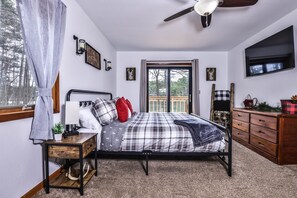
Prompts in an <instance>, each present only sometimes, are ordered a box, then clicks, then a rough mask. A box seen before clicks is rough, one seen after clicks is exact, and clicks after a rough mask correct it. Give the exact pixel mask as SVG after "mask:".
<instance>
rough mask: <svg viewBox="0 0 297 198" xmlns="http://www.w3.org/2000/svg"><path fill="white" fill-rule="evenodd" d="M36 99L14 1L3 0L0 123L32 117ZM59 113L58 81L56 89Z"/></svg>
mask: <svg viewBox="0 0 297 198" xmlns="http://www.w3.org/2000/svg"><path fill="white" fill-rule="evenodd" d="M36 96H37V88H36V84H35V82H34V80H33V78H32V75H31V74H30V71H29V68H28V64H27V60H26V54H25V49H24V42H23V38H22V32H21V26H20V20H19V16H18V13H17V9H16V1H15V0H5V1H0V122H2V121H8V120H15V119H20V118H26V117H32V116H33V113H34V103H35V100H36ZM53 99H54V112H55V113H57V112H59V78H57V81H56V83H55V86H54V88H53Z"/></svg>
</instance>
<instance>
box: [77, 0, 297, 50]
mask: <svg viewBox="0 0 297 198" xmlns="http://www.w3.org/2000/svg"><path fill="white" fill-rule="evenodd" d="M77 2H78V3H79V5H80V6H81V7H82V9H83V10H84V11H85V12H86V13H87V14H88V16H89V17H90V18H91V19H92V20H93V21H94V23H95V24H96V25H97V26H98V28H99V29H100V30H101V31H102V32H103V34H104V35H105V36H106V37H107V39H108V40H109V41H110V42H111V43H112V44H113V46H114V47H115V48H116V50H117V51H228V50H230V49H232V48H233V47H234V46H236V45H238V44H239V43H241V42H243V41H245V40H246V39H247V38H249V37H251V36H252V35H254V34H255V33H257V32H259V31H260V30H262V29H264V28H265V27H267V26H269V25H270V24H272V23H273V22H274V21H276V20H277V19H279V18H281V17H282V16H285V15H286V14H287V13H289V12H291V11H293V10H295V9H296V8H297V1H296V0H259V1H258V3H257V4H256V5H254V6H251V7H245V8H217V9H216V10H215V11H214V13H213V16H212V22H211V25H210V27H208V28H206V29H204V28H202V25H201V22H200V17H199V15H198V14H197V13H196V12H191V13H189V14H187V15H184V16H182V17H180V18H177V19H175V20H173V21H170V22H167V23H165V22H163V20H164V19H165V18H167V17H169V16H171V15H173V14H175V13H177V12H179V11H181V10H183V9H186V8H188V7H191V6H193V5H194V4H195V1H194V0H87V1H86V0H77Z"/></svg>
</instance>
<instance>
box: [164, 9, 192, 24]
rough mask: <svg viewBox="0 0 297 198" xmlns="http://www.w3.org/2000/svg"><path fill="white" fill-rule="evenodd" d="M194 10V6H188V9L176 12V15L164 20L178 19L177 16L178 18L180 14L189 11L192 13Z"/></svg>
mask: <svg viewBox="0 0 297 198" xmlns="http://www.w3.org/2000/svg"><path fill="white" fill-rule="evenodd" d="M192 11H194V6H193V7H190V8H187V9H185V10H183V11H180V12H178V13H176V14H174V15H172V16H170V17H168V18H166V19H164V21H165V22H168V21H171V20H173V19H176V18H178V17H180V16H183V15H185V14H188V13H190V12H192Z"/></svg>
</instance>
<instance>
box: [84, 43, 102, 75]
mask: <svg viewBox="0 0 297 198" xmlns="http://www.w3.org/2000/svg"><path fill="white" fill-rule="evenodd" d="M85 62H86V63H87V64H89V65H91V66H93V67H95V68H97V69H99V70H101V56H100V53H99V52H97V50H95V49H94V48H93V47H92V46H91V45H90V44H88V43H86V57H85Z"/></svg>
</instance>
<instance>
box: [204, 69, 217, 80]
mask: <svg viewBox="0 0 297 198" xmlns="http://www.w3.org/2000/svg"><path fill="white" fill-rule="evenodd" d="M206 81H216V68H214V67H211V68H206Z"/></svg>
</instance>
